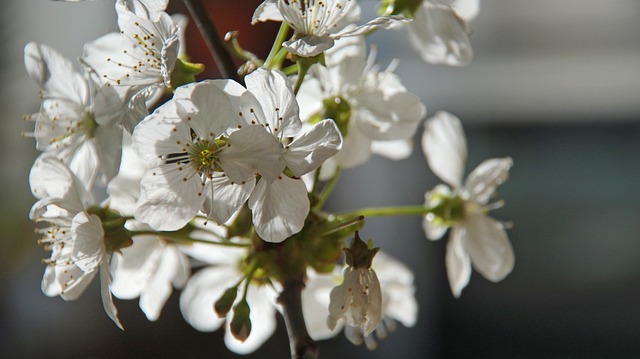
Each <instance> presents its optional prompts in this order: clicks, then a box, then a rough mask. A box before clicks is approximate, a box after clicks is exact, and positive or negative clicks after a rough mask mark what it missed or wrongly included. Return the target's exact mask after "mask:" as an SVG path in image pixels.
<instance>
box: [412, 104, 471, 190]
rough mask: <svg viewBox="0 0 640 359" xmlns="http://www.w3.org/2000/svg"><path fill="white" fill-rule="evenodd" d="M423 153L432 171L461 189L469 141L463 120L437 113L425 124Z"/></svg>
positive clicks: (440, 112)
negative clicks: (463, 127)
mask: <svg viewBox="0 0 640 359" xmlns="http://www.w3.org/2000/svg"><path fill="white" fill-rule="evenodd" d="M422 150H423V151H424V155H425V156H426V157H427V162H428V163H429V168H431V171H433V173H435V174H436V176H438V177H439V178H440V179H441V180H443V181H444V182H446V183H448V184H449V185H450V186H452V187H453V188H460V185H461V182H462V175H463V172H464V166H465V163H466V162H467V140H466V138H465V135H464V131H463V129H462V125H461V124H460V120H458V118H457V117H455V116H453V115H452V114H450V113H447V112H443V111H439V112H437V113H436V115H435V116H434V117H432V118H431V119H429V120H427V123H426V124H425V129H424V133H423V135H422Z"/></svg>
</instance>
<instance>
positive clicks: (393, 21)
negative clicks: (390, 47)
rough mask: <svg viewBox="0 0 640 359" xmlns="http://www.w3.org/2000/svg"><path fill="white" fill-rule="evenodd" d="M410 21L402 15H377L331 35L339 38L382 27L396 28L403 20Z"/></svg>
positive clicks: (365, 32) (381, 28) (361, 33)
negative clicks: (363, 22)
mask: <svg viewBox="0 0 640 359" xmlns="http://www.w3.org/2000/svg"><path fill="white" fill-rule="evenodd" d="M410 21H411V19H407V18H405V17H402V16H396V15H390V16H380V17H377V18H375V19H373V20H370V21H368V22H367V23H366V24H364V25H360V26H356V27H354V28H350V29H345V30H343V31H340V32H339V33H337V34H333V35H332V37H334V38H340V37H345V36H359V35H365V34H367V33H368V32H369V31H373V30H383V29H390V28H397V27H399V26H400V25H401V24H402V23H403V22H410Z"/></svg>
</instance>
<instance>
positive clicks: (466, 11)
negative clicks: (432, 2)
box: [438, 0, 480, 21]
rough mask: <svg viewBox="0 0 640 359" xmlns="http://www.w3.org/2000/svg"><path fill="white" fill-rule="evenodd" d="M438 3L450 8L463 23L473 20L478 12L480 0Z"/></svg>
mask: <svg viewBox="0 0 640 359" xmlns="http://www.w3.org/2000/svg"><path fill="white" fill-rule="evenodd" d="M438 2H440V3H442V4H447V5H449V6H451V7H452V8H453V10H455V11H456V13H458V15H460V17H461V18H463V19H464V20H465V21H471V20H473V19H474V18H475V17H476V16H478V12H479V11H480V0H438Z"/></svg>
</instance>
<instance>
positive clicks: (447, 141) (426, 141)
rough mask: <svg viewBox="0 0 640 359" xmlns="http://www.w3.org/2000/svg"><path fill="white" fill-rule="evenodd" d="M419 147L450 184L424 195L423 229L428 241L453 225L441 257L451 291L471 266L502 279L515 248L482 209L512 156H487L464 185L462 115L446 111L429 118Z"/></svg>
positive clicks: (505, 175) (456, 293)
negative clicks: (445, 251)
mask: <svg viewBox="0 0 640 359" xmlns="http://www.w3.org/2000/svg"><path fill="white" fill-rule="evenodd" d="M422 148H423V151H424V153H425V156H426V158H427V161H428V163H429V167H430V168H431V170H432V171H433V172H434V173H435V174H436V175H437V176H438V177H439V178H440V179H442V180H443V181H444V182H446V183H447V184H448V185H449V186H451V188H449V187H448V186H446V185H438V186H436V188H434V189H433V190H432V191H431V192H427V193H426V194H425V201H426V206H427V207H429V208H434V211H433V212H432V213H429V214H428V215H427V216H425V218H424V221H423V228H424V230H425V233H426V235H427V237H428V238H429V239H432V240H436V239H439V238H441V237H442V236H443V235H444V233H445V232H446V230H447V229H448V228H451V234H450V236H449V241H448V242H447V253H446V259H445V262H446V266H447V276H448V278H449V285H450V286H451V291H452V292H453V295H454V296H456V297H459V296H460V293H461V292H462V289H463V288H464V287H465V286H466V285H467V284H468V282H469V278H470V276H471V266H472V265H473V268H475V269H476V270H477V271H478V272H480V274H482V276H484V277H485V278H487V279H489V280H491V281H493V282H498V281H500V280H502V279H504V277H506V276H507V275H508V274H509V273H510V272H511V270H512V269H513V264H514V255H513V249H512V248H511V244H510V243H509V239H508V237H507V233H506V231H505V228H504V224H503V223H501V222H498V221H496V220H494V219H493V218H491V217H489V216H487V215H486V213H487V212H488V211H489V210H490V209H491V208H494V207H495V205H492V204H489V203H488V202H489V200H490V199H491V197H492V196H493V195H494V193H495V190H496V187H497V186H498V185H500V184H501V183H502V182H504V181H506V180H507V178H508V175H509V169H510V168H511V166H512V164H513V161H512V160H511V158H508V157H507V158H494V159H489V160H486V161H484V162H482V163H481V164H480V165H479V166H478V167H476V169H474V170H473V171H472V172H471V173H470V174H469V176H468V177H467V179H466V181H465V182H464V185H463V184H462V175H463V172H464V166H465V162H466V159H467V147H466V139H465V136H464V132H463V130H462V125H461V124H460V120H458V119H457V118H456V117H455V116H453V115H451V114H449V113H446V112H438V113H436V115H435V116H434V117H433V118H431V119H430V120H428V122H427V125H426V126H425V131H424V134H423V137H422ZM497 204H498V205H500V204H501V202H497Z"/></svg>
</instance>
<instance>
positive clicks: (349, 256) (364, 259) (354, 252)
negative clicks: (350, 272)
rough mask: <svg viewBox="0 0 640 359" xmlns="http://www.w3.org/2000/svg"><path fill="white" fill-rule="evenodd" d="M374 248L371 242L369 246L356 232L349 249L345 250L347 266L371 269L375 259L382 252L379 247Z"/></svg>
mask: <svg viewBox="0 0 640 359" xmlns="http://www.w3.org/2000/svg"><path fill="white" fill-rule="evenodd" d="M372 246H373V242H371V241H370V242H369V245H367V244H366V243H365V242H364V241H362V239H360V235H359V234H358V232H357V231H356V233H355V236H354V237H353V239H352V240H351V244H350V245H349V248H345V249H344V252H345V254H346V258H345V259H346V262H347V265H349V266H350V267H353V268H371V263H372V262H373V258H374V257H375V256H376V253H378V251H379V250H380V248H379V247H377V248H371V247H372Z"/></svg>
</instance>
